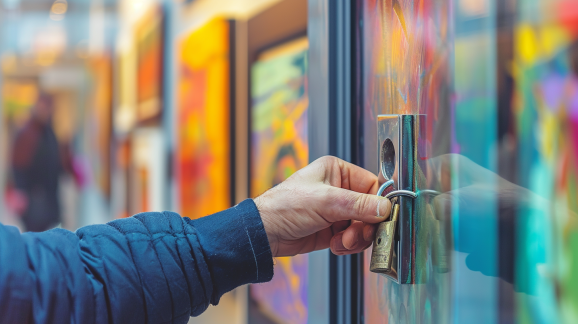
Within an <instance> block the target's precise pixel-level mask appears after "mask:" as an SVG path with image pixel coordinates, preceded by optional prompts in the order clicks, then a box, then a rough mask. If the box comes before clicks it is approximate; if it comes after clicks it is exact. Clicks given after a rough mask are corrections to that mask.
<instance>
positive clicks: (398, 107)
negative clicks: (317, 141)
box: [362, 0, 578, 323]
mask: <svg viewBox="0 0 578 324" xmlns="http://www.w3.org/2000/svg"><path fill="white" fill-rule="evenodd" d="M362 42H363V46H362V53H363V64H362V66H363V68H364V70H363V80H362V83H363V98H364V107H363V109H364V118H365V127H364V139H365V152H366V153H365V154H366V156H365V165H364V166H365V167H366V168H368V169H370V170H373V171H375V172H377V171H378V166H377V162H378V157H377V152H378V149H377V148H378V145H377V143H374V142H372V139H375V138H376V134H375V129H376V127H375V125H376V117H377V115H378V114H408V113H409V114H422V115H424V118H425V125H420V129H419V139H418V143H417V146H418V159H419V161H417V163H418V164H419V170H418V172H417V174H416V175H415V176H416V181H417V182H416V183H417V188H418V190H421V194H420V196H419V198H418V199H417V200H416V209H417V214H416V221H417V225H416V228H417V230H416V237H417V241H418V243H417V244H416V252H415V269H414V271H415V272H416V276H418V277H421V278H422V279H423V280H420V284H416V285H407V286H404V285H397V284H394V283H392V282H390V281H389V280H387V279H385V277H382V276H379V275H376V274H372V273H369V270H368V269H369V254H366V258H365V262H366V266H365V269H366V273H365V277H364V279H365V281H364V287H365V290H364V291H365V299H364V301H365V320H366V322H367V323H383V322H384V321H388V322H389V323H398V322H406V321H407V322H415V323H430V322H431V323H437V322H440V323H447V322H456V323H466V322H467V323H493V322H499V321H502V322H515V321H519V322H523V323H575V322H577V321H578V292H577V290H576V287H578V219H577V218H576V210H578V203H577V202H576V201H577V199H576V197H577V196H576V194H577V192H578V189H577V188H578V185H577V183H578V181H577V180H578V178H577V177H578V163H577V161H578V154H577V152H578V145H576V142H577V141H578V137H577V134H578V133H577V131H576V130H578V124H576V123H577V121H578V117H577V116H578V114H577V111H578V45H577V44H578V3H577V2H575V1H545V0H543V1H535V0H518V1H469V0H456V1H429V2H423V3H422V2H415V1H387V0H384V1H379V0H366V1H363V30H362ZM575 124H576V125H575ZM374 148H375V149H374ZM428 190H431V191H428ZM437 192H439V194H438V193H437Z"/></svg>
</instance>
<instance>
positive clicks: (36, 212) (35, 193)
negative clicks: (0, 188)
mask: <svg viewBox="0 0 578 324" xmlns="http://www.w3.org/2000/svg"><path fill="white" fill-rule="evenodd" d="M53 112H54V105H53V101H52V97H50V96H49V95H47V94H42V95H40V96H39V98H38V101H37V103H36V106H35V107H34V108H33V111H32V115H31V117H30V119H29V120H28V122H27V123H26V124H25V125H24V126H23V127H22V129H20V130H19V131H18V133H17V134H16V138H15V140H14V145H13V147H12V176H13V181H14V187H15V189H16V190H18V191H20V192H21V193H22V195H23V196H24V197H25V198H26V199H25V201H26V203H25V207H24V209H23V211H22V212H21V215H20V216H21V217H22V220H23V222H24V225H25V227H26V230H27V231H32V232H41V231H45V230H47V229H50V228H52V227H54V226H56V225H57V224H58V223H60V203H59V199H58V198H59V197H58V192H59V188H58V178H59V175H60V172H61V169H62V163H61V154H60V149H59V145H58V141H57V139H56V135H55V134H54V131H53V129H52V115H53Z"/></svg>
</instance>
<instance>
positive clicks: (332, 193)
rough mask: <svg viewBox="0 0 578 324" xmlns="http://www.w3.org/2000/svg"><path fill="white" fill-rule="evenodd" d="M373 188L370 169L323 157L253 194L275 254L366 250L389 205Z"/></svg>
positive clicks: (376, 183)
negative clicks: (255, 194) (276, 183)
mask: <svg viewBox="0 0 578 324" xmlns="http://www.w3.org/2000/svg"><path fill="white" fill-rule="evenodd" d="M377 189H378V182H377V176H375V175H374V174H373V173H371V172H369V171H367V170H364V169H362V168H360V167H358V166H355V165H353V164H351V163H347V162H345V161H343V160H340V159H338V158H335V157H330V156H326V157H322V158H320V159H318V160H316V161H314V162H313V163H311V164H310V165H308V166H306V167H305V168H303V169H301V170H299V171H298V172H296V173H295V174H293V175H292V176H291V177H290V178H289V179H287V180H286V181H284V182H283V183H281V184H279V185H278V186H276V187H274V188H272V189H270V190H269V191H267V192H265V193H264V194H263V195H261V196H259V197H257V198H255V204H256V205H257V208H258V209H259V212H260V214H261V219H262V220H263V225H264V226H265V231H266V232H267V237H268V238H269V244H270V246H271V252H272V253H273V256H292V255H296V254H301V253H307V252H311V251H316V250H321V249H326V248H328V247H331V251H332V252H333V253H335V254H338V255H343V254H353V253H359V252H361V251H363V250H365V249H366V248H368V247H369V246H370V245H371V243H372V241H373V237H374V235H375V225H374V224H376V223H379V222H382V221H384V220H385V219H386V218H387V217H389V212H390V209H391V203H390V201H389V200H388V199H386V198H382V197H378V196H376V195H375V194H376V193H377ZM378 208H379V215H380V216H378V215H377V209H378Z"/></svg>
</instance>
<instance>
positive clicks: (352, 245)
mask: <svg viewBox="0 0 578 324" xmlns="http://www.w3.org/2000/svg"><path fill="white" fill-rule="evenodd" d="M358 241H359V239H358V238H357V236H355V241H353V243H351V245H350V246H349V247H347V246H345V244H343V246H345V248H346V249H348V250H353V248H354V247H355V245H356V244H357V242H358Z"/></svg>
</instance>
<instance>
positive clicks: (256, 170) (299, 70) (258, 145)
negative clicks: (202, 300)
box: [251, 38, 309, 323]
mask: <svg viewBox="0 0 578 324" xmlns="http://www.w3.org/2000/svg"><path fill="white" fill-rule="evenodd" d="M307 46H308V43H307V39H306V38H303V39H298V40H295V41H292V42H289V43H287V44H284V45H281V46H278V47H276V48H273V49H271V50H268V51H266V52H264V53H262V54H261V55H260V56H259V59H258V60H257V62H256V63H255V64H254V65H253V67H252V69H251V99H252V107H251V196H253V197H256V196H258V195H260V194H262V193H263V192H265V191H266V190H268V189H270V188H272V187H274V186H275V185H277V184H279V183H281V182H282V181H283V180H285V179H287V178H288V177H289V176H290V175H291V174H293V173H294V172H295V171H297V170H299V169H300V168H302V167H304V166H306V165H307V164H308V144H307V140H308V139H307V107H308V104H309V102H308V95H307ZM307 267H308V262H307V256H306V255H298V256H295V257H292V258H288V257H287V258H277V264H276V265H275V276H274V277H273V280H271V282H268V283H264V284H259V285H252V286H251V297H252V298H253V299H254V300H255V301H256V302H257V304H258V305H259V307H260V309H261V310H262V311H263V312H264V313H265V314H266V315H267V316H268V317H269V318H271V319H272V320H274V321H275V322H277V323H307Z"/></svg>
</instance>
